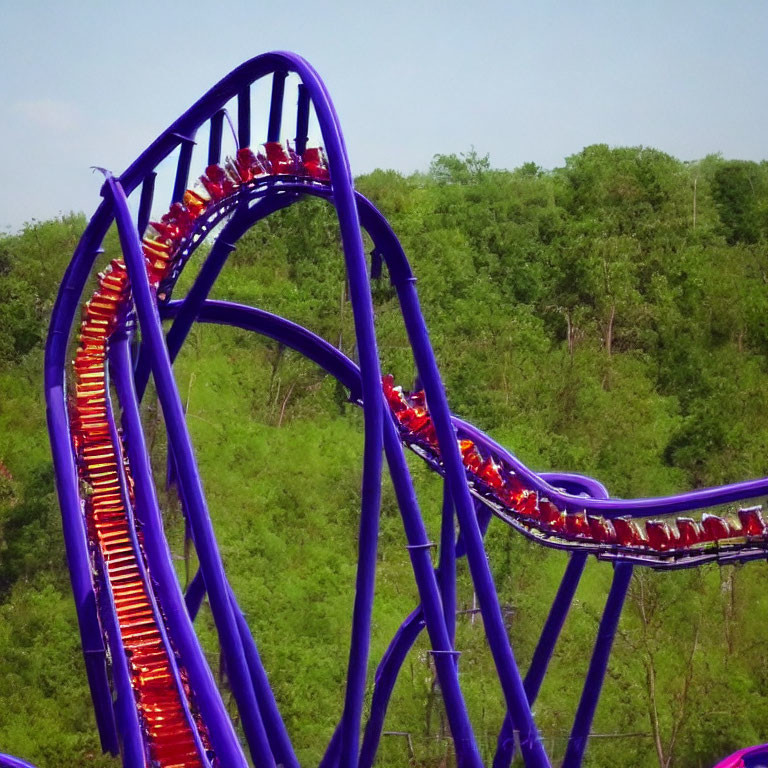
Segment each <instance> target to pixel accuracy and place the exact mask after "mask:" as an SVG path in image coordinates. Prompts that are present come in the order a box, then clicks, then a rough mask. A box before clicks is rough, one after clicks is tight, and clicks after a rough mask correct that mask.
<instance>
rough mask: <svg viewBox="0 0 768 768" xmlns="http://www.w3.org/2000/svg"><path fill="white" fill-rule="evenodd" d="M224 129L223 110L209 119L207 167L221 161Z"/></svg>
mask: <svg viewBox="0 0 768 768" xmlns="http://www.w3.org/2000/svg"><path fill="white" fill-rule="evenodd" d="M223 129H224V110H223V109H220V110H219V111H218V112H215V113H214V115H213V117H211V122H210V133H209V135H208V165H217V164H218V163H219V162H220V161H221V138H222V133H223Z"/></svg>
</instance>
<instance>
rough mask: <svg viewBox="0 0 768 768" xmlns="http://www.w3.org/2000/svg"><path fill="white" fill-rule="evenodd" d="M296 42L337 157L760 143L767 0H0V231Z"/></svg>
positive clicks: (506, 159) (117, 163) (501, 159)
mask: <svg viewBox="0 0 768 768" xmlns="http://www.w3.org/2000/svg"><path fill="white" fill-rule="evenodd" d="M272 49H287V50H294V51H296V52H298V53H301V54H302V55H304V56H305V57H306V58H307V59H308V60H309V61H310V62H311V63H312V64H313V65H314V66H315V67H316V68H317V69H318V71H319V72H320V75H321V76H322V77H323V78H324V79H325V81H326V83H327V84H328V87H329V89H330V92H331V95H332V97H333V98H334V101H335V103H336V106H337V109H338V112H339V115H340V117H341V121H342V126H343V128H344V131H345V135H346V138H347V144H348V148H349V152H350V157H351V162H352V167H353V169H354V170H355V172H356V173H361V172H365V171H369V170H371V169H373V168H375V167H385V168H395V169H397V170H400V171H403V172H406V173H408V172H410V171H413V170H417V169H425V168H426V167H427V165H428V164H429V161H430V158H431V157H432V155H433V154H435V153H438V152H462V151H466V150H468V149H469V148H470V146H471V145H474V146H475V147H476V148H477V150H478V151H480V152H482V153H486V152H487V153H489V154H490V156H491V161H492V163H493V164H494V165H495V166H499V167H509V168H512V167H515V166H518V165H520V164H521V163H523V162H526V161H529V160H532V161H534V162H536V163H538V164H539V165H542V166H544V167H547V168H552V167H555V166H557V165H560V164H562V162H563V160H564V158H565V157H566V156H568V155H570V154H573V153H576V152H578V151H579V150H580V149H581V148H582V147H583V146H585V145H587V144H592V143H595V142H607V143H609V144H611V145H637V144H644V145H646V146H653V147H657V148H659V149H662V150H664V151H666V152H669V153H671V154H673V155H675V156H677V157H680V158H682V159H685V160H690V159H695V158H699V157H702V156H704V155H706V154H708V153H710V152H722V153H723V154H724V155H725V156H727V157H739V158H746V159H754V160H759V159H764V158H767V157H768V149H767V148H766V142H767V141H768V2H766V0H720V1H719V2H716V1H715V0H699V1H698V2H692V1H689V0H684V1H681V2H676V1H675V0H668V1H667V2H660V1H657V0H648V1H647V2H639V1H638V2H632V3H630V2H622V1H617V0H614V1H613V2H609V1H608V0H593V1H591V2H579V1H578V0H574V1H573V2H566V1H565V0H561V1H560V2H555V1H554V0H545V1H543V2H534V0H529V1H528V2H520V1H509V2H503V1H502V0H488V1H487V2H482V1H478V0H473V1H472V2H452V1H451V2H443V3H440V2H417V0H412V1H411V2H404V1H402V0H386V1H385V2H379V3H376V4H374V3H369V2H365V0H360V1H359V2H347V1H346V0H345V1H344V2H336V3H332V2H318V1H317V0H315V2H306V1H305V0H289V2H281V3H277V2H261V3H258V2H246V1H245V0H222V1H221V2H216V0H208V1H207V2H198V0H186V1H185V2H177V1H176V0H172V1H169V2H159V1H156V2H146V0H141V1H139V0H129V1H128V2H123V3H116V2H112V1H110V0H100V1H97V0H76V1H75V2H62V1H61V0H58V1H56V2H54V0H48V2H42V1H41V0H23V2H22V1H21V0H0V63H2V68H1V69H0V147H2V150H0V157H2V166H3V167H2V175H3V179H4V180H3V184H2V187H1V188H0V232H1V231H8V230H11V231H13V230H14V229H16V228H17V227H18V226H19V225H20V224H21V223H22V222H24V221H26V220H30V219H32V218H37V219H44V218H48V217H51V216H54V215H56V214H58V213H59V212H62V211H64V212H66V211H69V210H82V211H85V212H87V213H89V214H90V213H91V212H92V211H93V210H94V209H95V207H96V204H97V203H98V189H99V186H100V181H99V178H98V177H97V176H95V175H94V174H93V173H92V172H91V171H90V170H89V168H90V166H92V165H100V166H104V167H107V168H110V169H111V170H113V171H115V172H120V171H122V170H123V168H124V167H125V166H126V165H127V164H128V163H129V162H130V161H131V160H132V159H133V158H134V157H135V156H136V155H137V154H138V153H139V152H140V151H141V150H143V149H144V148H145V146H146V145H147V144H148V143H149V141H150V140H151V139H153V138H154V137H155V136H156V135H157V134H158V133H159V132H160V131H162V130H163V129H164V128H165V127H166V126H167V125H168V124H169V123H170V122H171V121H172V120H174V119H175V118H176V117H177V116H178V115H179V113H181V112H182V111H183V110H184V109H185V108H187V107H188V106H189V105H190V104H191V103H192V102H193V101H194V100H195V99H196V98H197V97H198V96H199V95H200V94H201V93H202V92H203V91H204V90H206V89H207V88H208V87H209V86H210V85H212V84H213V83H214V82H216V81H217V80H218V79H219V78H221V77H222V76H223V75H224V74H226V73H227V72H228V71H229V70H230V69H232V68H233V67H234V66H236V65H237V64H239V63H240V62H241V61H243V60H244V59H247V58H249V57H251V56H254V55H256V54H258V53H261V52H263V51H266V50H272Z"/></svg>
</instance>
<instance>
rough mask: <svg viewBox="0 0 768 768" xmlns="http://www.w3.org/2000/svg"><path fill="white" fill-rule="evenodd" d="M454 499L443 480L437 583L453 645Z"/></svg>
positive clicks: (454, 595)
mask: <svg viewBox="0 0 768 768" xmlns="http://www.w3.org/2000/svg"><path fill="white" fill-rule="evenodd" d="M454 519H455V518H454V514H453V500H452V499H451V493H450V491H449V490H448V483H446V482H445V481H443V514H442V520H441V524H440V556H439V560H438V566H437V583H438V584H439V586H440V597H441V599H442V601H443V613H444V614H445V628H446V629H447V631H448V638H449V639H450V641H451V645H454V642H455V640H456V526H455V524H454Z"/></svg>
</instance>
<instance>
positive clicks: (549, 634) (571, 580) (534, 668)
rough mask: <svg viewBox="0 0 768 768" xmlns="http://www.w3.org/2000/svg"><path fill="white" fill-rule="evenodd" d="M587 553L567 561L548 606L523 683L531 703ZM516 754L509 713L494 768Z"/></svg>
mask: <svg viewBox="0 0 768 768" xmlns="http://www.w3.org/2000/svg"><path fill="white" fill-rule="evenodd" d="M586 562H587V555H586V554H585V553H583V552H575V553H574V554H573V555H571V557H570V559H569V560H568V565H567V566H566V568H565V573H564V574H563V579H562V581H561V582H560V586H559V587H558V590H557V593H556V595H555V599H554V600H553V601H552V607H551V608H550V609H549V614H548V616H547V620H546V622H545V623H544V628H543V629H542V631H541V635H540V636H539V642H538V643H537V644H536V649H535V650H534V652H533V657H532V658H531V666H530V667H528V672H527V674H526V675H525V680H524V682H523V685H524V686H525V693H526V696H527V697H528V701H529V702H530V705H531V706H533V704H534V702H535V701H536V698H537V696H538V695H539V690H540V689H541V684H542V682H544V676H545V675H546V672H547V667H548V666H549V661H550V659H551V658H552V653H553V651H554V650H555V645H556V644H557V641H558V638H559V637H560V632H561V631H562V629H563V624H564V623H565V619H566V617H567V616H568V611H569V610H570V608H571V605H572V604H573V597H574V595H575V594H576V588H577V587H578V585H579V581H580V580H581V575H582V573H583V572H584V566H585V564H586ZM514 754H515V725H514V722H513V721H512V718H511V717H510V716H509V714H507V715H506V716H505V718H504V723H503V724H502V727H501V730H500V732H499V738H498V741H497V744H496V754H495V755H494V758H493V768H509V765H510V763H511V762H512V758H513V757H514Z"/></svg>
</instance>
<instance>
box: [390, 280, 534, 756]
mask: <svg viewBox="0 0 768 768" xmlns="http://www.w3.org/2000/svg"><path fill="white" fill-rule="evenodd" d="M390 274H391V272H390ZM392 282H393V284H394V286H395V290H396V291H397V294H398V297H399V299H400V308H401V311H402V313H403V320H404V321H405V327H406V331H407V333H408V337H409V339H410V342H411V348H412V349H413V355H414V358H415V360H416V366H417V368H418V371H419V376H420V378H421V381H422V384H423V385H424V391H425V393H426V397H427V401H428V402H429V409H430V415H431V417H432V421H433V423H434V426H435V431H436V433H437V440H438V445H439V447H440V455H441V457H442V460H443V463H444V465H445V469H446V479H447V482H448V487H449V488H450V491H451V497H452V498H453V502H454V504H455V507H456V515H457V517H458V520H459V525H460V528H461V532H462V535H463V536H464V544H465V547H466V550H467V562H468V565H469V571H470V574H471V576H472V581H473V582H474V585H475V592H476V594H477V600H478V604H479V607H480V613H481V615H482V617H483V623H484V625H485V632H486V636H487V638H488V645H489V647H490V650H491V655H492V656H493V659H494V663H495V664H496V670H497V672H498V675H499V680H500V682H501V687H502V690H503V692H504V698H505V699H506V702H507V707H508V709H509V711H510V713H511V715H512V719H513V720H514V722H515V724H516V725H517V727H518V730H519V732H520V749H521V752H522V754H523V758H524V760H525V763H526V765H527V766H529V768H544V767H545V766H546V767H547V768H548V766H549V760H548V758H547V755H546V753H545V751H544V747H543V745H542V743H541V740H540V739H539V735H538V731H537V729H536V724H535V723H534V721H533V715H532V714H531V708H530V706H529V704H528V699H527V697H526V695H525V690H524V688H523V681H522V678H521V676H520V670H519V669H518V666H517V663H516V662H515V658H514V655H513V653H512V647H511V645H510V642H509V637H508V636H507V631H506V627H505V626H504V619H503V617H502V614H501V606H500V605H499V599H498V594H497V593H496V587H495V585H494V583H493V576H492V575H491V570H490V566H489V564H488V560H487V558H486V555H485V550H484V548H483V540H482V535H481V533H480V528H479V527H478V524H477V519H476V517H475V515H474V507H473V503H472V498H471V496H470V493H469V487H468V485H467V479H466V473H465V470H464V465H463V463H462V461H461V456H460V454H459V447H458V444H457V442H456V433H455V431H454V427H453V422H452V420H451V414H450V411H449V409H448V401H447V399H446V396H445V390H444V389H443V384H442V381H441V379H440V373H439V371H438V369H437V362H436V360H435V357H434V353H433V351H432V346H431V344H430V342H429V336H428V334H427V329H426V325H425V323H424V318H423V316H422V314H421V309H420V308H419V300H418V296H417V295H416V287H415V285H414V281H413V280H412V279H406V280H404V281H401V280H399V279H395V276H394V275H393V280H392ZM393 429H394V426H393ZM444 694H445V698H446V700H447V699H448V698H449V694H448V693H447V692H444Z"/></svg>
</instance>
